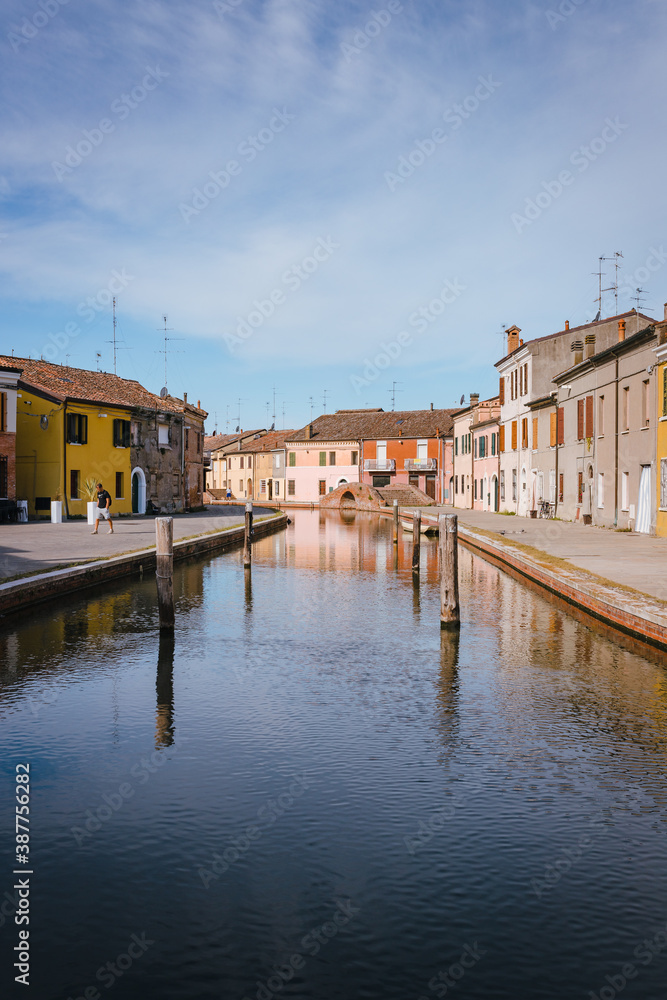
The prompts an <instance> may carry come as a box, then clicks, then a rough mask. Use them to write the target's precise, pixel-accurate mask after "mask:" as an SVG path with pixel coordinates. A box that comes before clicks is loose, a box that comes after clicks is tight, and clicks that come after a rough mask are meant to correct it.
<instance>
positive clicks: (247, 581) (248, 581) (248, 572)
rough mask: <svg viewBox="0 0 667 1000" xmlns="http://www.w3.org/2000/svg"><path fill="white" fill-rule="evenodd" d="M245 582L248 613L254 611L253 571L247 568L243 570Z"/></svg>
mask: <svg viewBox="0 0 667 1000" xmlns="http://www.w3.org/2000/svg"><path fill="white" fill-rule="evenodd" d="M243 581H244V583H245V609H246V612H247V613H250V612H251V611H252V570H251V568H250V566H246V567H245V568H244V570H243Z"/></svg>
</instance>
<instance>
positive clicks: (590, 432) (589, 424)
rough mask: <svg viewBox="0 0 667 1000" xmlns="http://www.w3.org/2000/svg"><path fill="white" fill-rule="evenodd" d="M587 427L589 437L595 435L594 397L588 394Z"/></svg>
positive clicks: (586, 431)
mask: <svg viewBox="0 0 667 1000" xmlns="http://www.w3.org/2000/svg"><path fill="white" fill-rule="evenodd" d="M585 410H586V429H585V431H584V433H585V435H586V437H587V438H592V437H593V397H592V396H586V407H585Z"/></svg>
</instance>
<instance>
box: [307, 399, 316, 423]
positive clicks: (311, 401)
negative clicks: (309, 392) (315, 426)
mask: <svg viewBox="0 0 667 1000" xmlns="http://www.w3.org/2000/svg"><path fill="white" fill-rule="evenodd" d="M308 402H309V403H310V421H311V423H312V421H313V404H314V402H315V400H314V399H313V397H312V396H311V397H310V398H309V400H308Z"/></svg>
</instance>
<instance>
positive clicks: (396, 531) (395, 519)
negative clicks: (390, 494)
mask: <svg viewBox="0 0 667 1000" xmlns="http://www.w3.org/2000/svg"><path fill="white" fill-rule="evenodd" d="M394 545H398V500H394Z"/></svg>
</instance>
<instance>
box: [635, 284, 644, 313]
mask: <svg viewBox="0 0 667 1000" xmlns="http://www.w3.org/2000/svg"><path fill="white" fill-rule="evenodd" d="M646 294H647V292H646V289H645V288H635V294H634V295H633V296H632V298H633V299H634V301H635V303H636V305H635V311H636V312H641V310H642V309H643V308H644V306H645V305H646V303H645V302H642V301H641V300H642V299H643V298H644V296H645V295H646Z"/></svg>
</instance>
